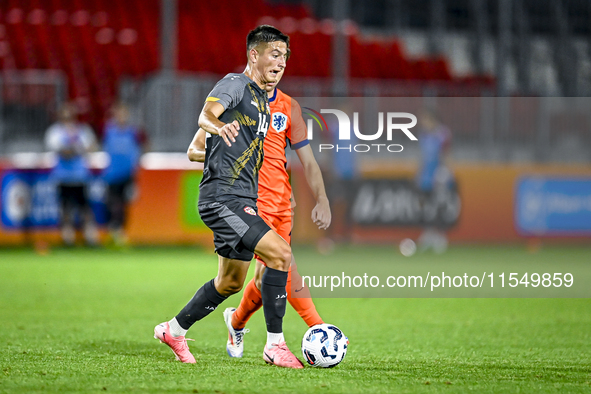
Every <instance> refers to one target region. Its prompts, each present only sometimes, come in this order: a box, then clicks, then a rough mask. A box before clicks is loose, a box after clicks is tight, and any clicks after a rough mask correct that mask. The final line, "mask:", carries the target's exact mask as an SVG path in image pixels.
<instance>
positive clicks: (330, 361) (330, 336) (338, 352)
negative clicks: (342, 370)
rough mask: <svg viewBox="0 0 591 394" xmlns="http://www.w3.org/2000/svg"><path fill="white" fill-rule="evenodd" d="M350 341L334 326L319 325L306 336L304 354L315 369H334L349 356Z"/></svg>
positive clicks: (312, 328) (311, 328) (303, 345)
mask: <svg viewBox="0 0 591 394" xmlns="http://www.w3.org/2000/svg"><path fill="white" fill-rule="evenodd" d="M348 345H349V339H348V338H347V337H346V336H345V334H343V332H342V331H341V330H340V329H339V328H338V327H337V326H335V325H332V324H326V323H324V324H317V325H315V326H312V327H310V328H309V329H308V331H306V333H305V334H304V338H303V339H302V354H303V356H304V359H305V360H306V362H307V363H308V364H309V365H311V366H313V367H320V368H332V367H335V366H337V365H338V364H339V363H340V362H341V361H343V359H344V358H345V355H346V354H347V346H348Z"/></svg>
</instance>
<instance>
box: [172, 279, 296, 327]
mask: <svg viewBox="0 0 591 394" xmlns="http://www.w3.org/2000/svg"><path fill="white" fill-rule="evenodd" d="M286 284H287V272H283V271H278V270H276V269H273V268H269V267H267V268H266V269H265V273H264V274H263V280H262V283H261V295H262V298H263V311H264V312H265V321H266V322H267V331H268V332H271V333H281V332H283V316H284V315H285V306H286V304H287V292H286V290H285V285H286ZM181 326H182V324H181Z"/></svg>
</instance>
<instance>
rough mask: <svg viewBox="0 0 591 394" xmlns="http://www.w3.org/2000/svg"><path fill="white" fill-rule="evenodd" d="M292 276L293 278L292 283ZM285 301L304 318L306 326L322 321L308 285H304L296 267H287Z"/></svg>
mask: <svg viewBox="0 0 591 394" xmlns="http://www.w3.org/2000/svg"><path fill="white" fill-rule="evenodd" d="M292 272H293V276H292ZM292 277H293V278H294V281H293V283H292ZM287 301H289V303H290V304H291V306H292V307H293V309H295V310H296V312H297V313H298V314H299V315H300V317H301V318H302V319H304V321H305V322H306V324H307V325H308V327H312V326H315V325H316V324H322V323H323V321H322V319H321V318H320V315H319V314H318V312H316V306H315V305H314V302H313V301H312V298H311V297H310V291H309V290H308V287H307V286H306V287H304V284H303V282H302V277H301V276H300V274H298V271H297V269H294V270H292V269H291V267H289V275H288V276H287Z"/></svg>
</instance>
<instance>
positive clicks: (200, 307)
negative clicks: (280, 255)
mask: <svg viewBox="0 0 591 394" xmlns="http://www.w3.org/2000/svg"><path fill="white" fill-rule="evenodd" d="M285 274H286V275H285V278H286V279H287V272H286V273H285ZM263 278H264V276H263ZM213 283H214V279H212V280H210V281H209V282H207V283H205V284H204V285H203V286H201V288H200V289H199V290H197V293H195V295H194V296H193V298H191V301H189V303H188V304H187V305H185V307H184V308H183V309H182V310H181V311H180V312H179V314H178V315H176V320H177V321H178V322H179V325H180V326H181V327H182V328H184V329H185V330H188V329H189V328H190V327H191V326H192V325H193V324H195V322H196V321H197V320H201V319H203V318H204V317H205V316H207V315H209V314H210V313H211V312H213V311H215V308H217V307H218V305H219V304H221V303H222V302H224V300H225V299H226V298H228V297H224V296H223V295H221V294H220V293H218V291H217V290H216V288H215V286H214V284H213ZM284 287H285V285H284ZM284 290H285V289H284ZM283 313H285V302H284V306H283ZM265 316H267V315H266V313H265Z"/></svg>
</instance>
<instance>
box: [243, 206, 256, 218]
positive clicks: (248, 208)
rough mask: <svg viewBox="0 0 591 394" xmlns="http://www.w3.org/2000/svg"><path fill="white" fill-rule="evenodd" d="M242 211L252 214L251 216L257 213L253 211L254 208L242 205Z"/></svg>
mask: <svg viewBox="0 0 591 394" xmlns="http://www.w3.org/2000/svg"><path fill="white" fill-rule="evenodd" d="M244 212H246V213H247V214H249V215H252V216H256V215H257V213H256V212H255V210H254V209H252V208H251V207H244Z"/></svg>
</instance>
